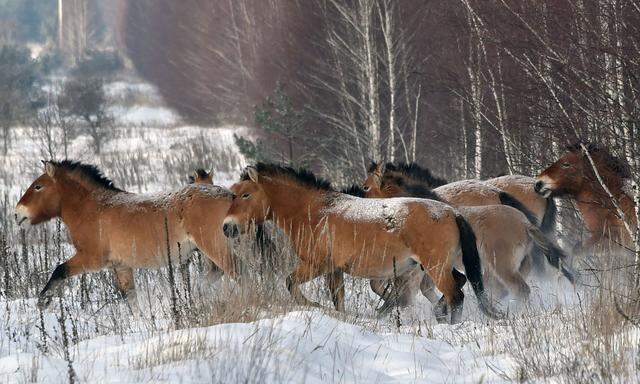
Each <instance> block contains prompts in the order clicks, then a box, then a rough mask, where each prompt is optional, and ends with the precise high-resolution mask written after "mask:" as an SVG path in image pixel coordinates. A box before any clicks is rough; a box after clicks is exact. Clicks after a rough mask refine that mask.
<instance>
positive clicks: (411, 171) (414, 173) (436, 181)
mask: <svg viewBox="0 0 640 384" xmlns="http://www.w3.org/2000/svg"><path fill="white" fill-rule="evenodd" d="M387 171H392V172H400V173H402V174H404V175H407V176H409V177H411V178H412V179H415V180H419V181H422V182H424V183H426V184H427V185H428V186H429V187H431V188H435V187H439V186H441V185H445V184H447V180H445V179H442V178H439V177H436V176H434V175H433V174H432V173H431V171H430V170H429V169H427V168H422V167H421V166H419V165H418V164H416V163H410V164H407V163H398V164H394V163H387V164H386V165H385V173H386V172H387Z"/></svg>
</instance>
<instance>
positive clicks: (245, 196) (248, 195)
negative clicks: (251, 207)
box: [242, 193, 251, 199]
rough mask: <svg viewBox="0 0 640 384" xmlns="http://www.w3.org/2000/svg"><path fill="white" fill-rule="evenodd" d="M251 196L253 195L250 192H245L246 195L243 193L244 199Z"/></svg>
mask: <svg viewBox="0 0 640 384" xmlns="http://www.w3.org/2000/svg"><path fill="white" fill-rule="evenodd" d="M249 197H251V194H250V193H245V194H244V195H242V198H243V199H248V198H249Z"/></svg>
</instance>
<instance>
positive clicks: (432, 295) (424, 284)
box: [420, 273, 440, 304]
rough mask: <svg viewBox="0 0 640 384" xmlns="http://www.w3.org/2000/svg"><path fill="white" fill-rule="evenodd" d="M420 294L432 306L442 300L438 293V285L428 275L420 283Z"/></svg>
mask: <svg viewBox="0 0 640 384" xmlns="http://www.w3.org/2000/svg"><path fill="white" fill-rule="evenodd" d="M420 292H422V295H423V296H424V297H426V298H427V300H429V302H430V303H431V304H436V303H437V302H438V301H439V300H440V296H439V295H438V293H437V292H436V284H435V283H434V282H433V280H431V277H429V275H427V274H426V273H425V274H424V277H423V278H422V281H421V282H420Z"/></svg>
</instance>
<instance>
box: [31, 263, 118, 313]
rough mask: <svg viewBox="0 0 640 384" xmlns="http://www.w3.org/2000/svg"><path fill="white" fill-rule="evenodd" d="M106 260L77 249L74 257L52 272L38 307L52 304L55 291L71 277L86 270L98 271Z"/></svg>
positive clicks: (43, 307)
mask: <svg viewBox="0 0 640 384" xmlns="http://www.w3.org/2000/svg"><path fill="white" fill-rule="evenodd" d="M105 265H106V264H105V260H103V258H100V257H96V256H94V255H91V254H87V253H84V252H79V251H77V252H76V254H75V255H73V257H72V258H70V259H69V260H67V261H65V262H64V263H62V264H59V265H58V266H57V267H56V268H55V269H54V270H53V273H52V274H51V277H50V278H49V281H48V282H47V284H46V285H45V286H44V288H43V289H42V291H41V292H40V295H38V308H40V309H46V308H47V307H49V305H50V304H51V298H52V297H53V295H54V294H55V291H56V290H58V288H60V286H61V285H62V283H63V282H64V281H65V280H66V279H68V278H69V277H72V276H75V275H78V274H80V273H84V272H90V271H96V270H98V269H101V268H103V267H104V266H105Z"/></svg>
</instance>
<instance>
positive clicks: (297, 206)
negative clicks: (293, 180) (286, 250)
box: [263, 183, 326, 241]
mask: <svg viewBox="0 0 640 384" xmlns="http://www.w3.org/2000/svg"><path fill="white" fill-rule="evenodd" d="M263 189H264V191H265V194H266V195H267V197H268V199H269V206H270V218H271V219H273V221H274V222H275V223H276V225H278V226H279V227H280V228H281V229H282V230H283V231H284V232H285V233H286V234H287V236H289V238H290V239H291V240H292V241H296V239H297V238H298V234H299V233H301V231H303V230H305V228H310V227H311V228H314V227H315V226H316V224H317V223H318V222H319V221H320V219H321V214H320V210H321V209H322V207H323V206H324V202H323V195H324V194H325V193H326V192H325V191H321V190H314V189H310V188H306V187H303V186H297V185H290V184H280V183H264V184H263Z"/></svg>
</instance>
